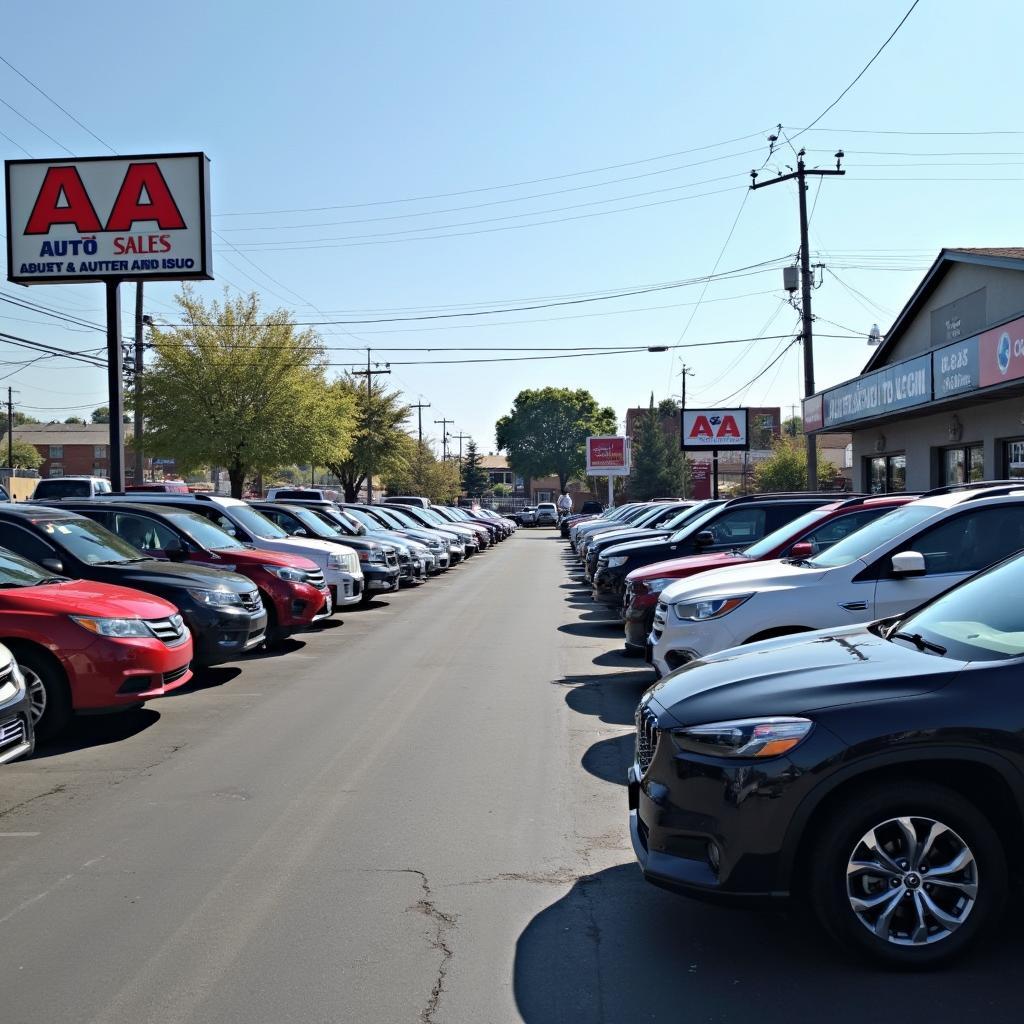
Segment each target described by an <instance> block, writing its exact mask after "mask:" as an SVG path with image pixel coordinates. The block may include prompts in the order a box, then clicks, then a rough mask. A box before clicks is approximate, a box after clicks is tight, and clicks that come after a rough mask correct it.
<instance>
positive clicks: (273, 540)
mask: <svg viewBox="0 0 1024 1024" xmlns="http://www.w3.org/2000/svg"><path fill="white" fill-rule="evenodd" d="M253 547H257V548H265V549H266V550H267V551H290V552H291V553H292V554H295V555H305V556H306V557H307V558H312V559H313V561H314V562H316V563H317V565H319V564H320V563H321V561H323V559H324V556H325V555H329V554H333V553H334V552H336V551H341V552H348V553H349V554H352V555H354V554H355V551H353V550H352V548H350V547H349V546H348V544H347V543H342V544H335V543H334V541H331V540H320V539H319V538H314V537H288V538H287V539H282V538H279V537H257V538H256V539H255V540H254V541H253Z"/></svg>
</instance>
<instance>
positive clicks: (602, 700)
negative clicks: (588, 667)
mask: <svg viewBox="0 0 1024 1024" xmlns="http://www.w3.org/2000/svg"><path fill="white" fill-rule="evenodd" d="M560 682H562V683H564V684H566V685H570V684H572V683H574V682H575V683H579V684H581V685H577V686H573V688H572V689H571V690H567V691H566V694H565V703H566V704H568V706H569V707H570V708H572V710H573V711H575V712H577V713H578V714H581V715H593V716H594V717H596V718H599V719H600V720H601V721H602V722H605V723H607V724H608V725H632V724H633V714H634V712H635V711H636V706H637V704H639V703H640V697H641V695H642V694H643V692H644V690H646V689H647V687H648V686H650V685H651V683H652V682H653V679H651V678H650V676H649V674H648V673H646V672H617V673H615V675H607V676H566V677H565V679H564V680H560Z"/></svg>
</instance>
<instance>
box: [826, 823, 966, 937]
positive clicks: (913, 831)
mask: <svg viewBox="0 0 1024 1024" xmlns="http://www.w3.org/2000/svg"><path fill="white" fill-rule="evenodd" d="M846 893H847V897H848V899H849V901H850V907H851V908H852V910H853V912H854V914H855V916H856V917H857V919H858V920H859V921H860V923H861V924H862V925H863V926H864V927H865V928H867V929H868V931H870V932H871V933H872V934H873V935H875V936H876V937H877V938H879V939H881V940H883V941H884V942H888V943H892V944H893V945H897V946H925V945H931V944H934V943H936V942H941V941H942V940H943V939H947V938H949V936H950V935H952V934H953V933H954V932H955V931H956V930H957V929H958V928H960V926H961V925H963V924H964V922H965V921H966V920H967V918H968V916H969V915H970V913H971V911H972V910H973V909H974V906H975V904H976V902H977V899H978V865H977V860H976V859H975V856H974V853H973V851H972V850H971V848H970V847H969V846H968V845H967V843H966V842H965V841H964V840H963V839H962V838H961V837H960V836H959V835H958V834H957V833H956V832H955V831H954V830H953V829H951V828H950V827H949V826H948V825H945V824H943V823H942V822H941V821H938V820H936V819H934V818H928V817H917V816H909V817H899V818H890V819H888V820H887V821H883V822H881V823H880V824H878V825H875V826H874V827H873V828H871V829H869V830H868V831H867V832H866V833H865V834H864V835H863V836H861V838H860V840H859V841H858V842H857V844H856V845H855V847H854V849H853V852H852V854H851V856H850V858H849V861H848V863H847V867H846Z"/></svg>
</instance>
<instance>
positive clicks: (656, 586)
mask: <svg viewBox="0 0 1024 1024" xmlns="http://www.w3.org/2000/svg"><path fill="white" fill-rule="evenodd" d="M640 582H641V585H642V586H643V587H645V588H646V591H647V593H648V594H660V593H661V592H662V591H663V590H664V589H665V588H666V587H670V586H671V585H672V584H673V583H678V582H679V580H677V579H676V578H675V577H673V576H659V577H658V578H657V579H656V580H641V581H640Z"/></svg>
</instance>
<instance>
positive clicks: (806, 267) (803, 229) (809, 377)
mask: <svg viewBox="0 0 1024 1024" xmlns="http://www.w3.org/2000/svg"><path fill="white" fill-rule="evenodd" d="M806 155H807V151H806V150H804V149H801V150H800V152H799V153H797V155H796V170H795V171H793V172H792V173H790V174H780V175H779V176H778V177H776V178H772V180H771V181H762V182H758V180H757V171H751V172H750V177H751V179H752V181H751V185H750V187H751V189H758V188H764V187H765V186H766V185H778V184H779V183H780V182H783V181H791V180H792V179H794V178H795V179H796V183H797V193H798V195H799V199H800V284H801V300H802V301H801V311H800V312H801V315H802V318H803V332H802V335H801V337H802V340H803V343H804V397H805V398H809V397H810V396H811V395H813V394H814V344H813V329H812V324H813V322H814V317H813V316H812V315H811V285H812V280H811V252H810V245H809V244H808V241H807V178H808V177H810V176H814V177H819V178H825V177H831V176H836V175H843V174H846V171H844V170H843V169H842V167H841V166H840V162H841V161H842V159H843V156H844V155H845V154H844V153H843V151H842V150H841V149H840V150H838V151H837V152H836V155H835V156H836V167H835V170H831V169H827V168H818V167H814V168H812V169H811V170H807V168H806V167H805V166H804V157H805V156H806ZM807 489H808V490H809V491H816V490H817V489H818V445H817V438H815V436H814V435H813V434H808V435H807Z"/></svg>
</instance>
